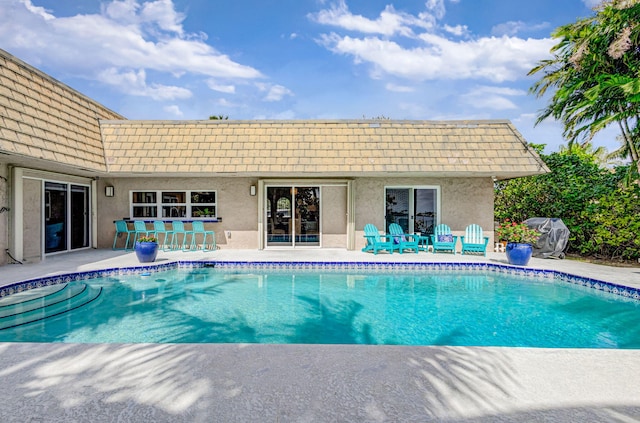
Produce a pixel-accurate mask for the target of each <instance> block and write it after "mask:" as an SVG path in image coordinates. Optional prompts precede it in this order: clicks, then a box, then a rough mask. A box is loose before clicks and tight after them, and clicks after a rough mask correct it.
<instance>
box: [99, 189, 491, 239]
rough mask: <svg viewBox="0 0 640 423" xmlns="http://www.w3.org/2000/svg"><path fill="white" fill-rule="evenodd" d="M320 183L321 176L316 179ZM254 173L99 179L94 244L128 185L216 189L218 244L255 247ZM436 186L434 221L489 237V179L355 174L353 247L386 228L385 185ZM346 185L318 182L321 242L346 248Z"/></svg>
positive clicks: (108, 227) (117, 214) (105, 234)
mask: <svg viewBox="0 0 640 423" xmlns="http://www.w3.org/2000/svg"><path fill="white" fill-rule="evenodd" d="M314 183H318V184H319V185H321V184H322V183H321V182H320V181H316V182H314ZM257 184H258V180H257V179H255V178H206V179H204V178H171V179H165V178H119V179H100V180H99V183H98V193H97V194H98V195H97V196H98V198H97V200H98V230H97V233H98V248H110V247H111V245H112V243H113V237H114V234H115V227H114V224H113V221H114V220H116V219H122V218H126V217H129V216H130V210H129V195H130V194H129V193H130V191H132V190H215V191H216V192H217V206H218V216H219V217H220V218H222V221H221V222H217V223H207V229H211V230H214V231H215V232H216V242H217V243H218V245H219V247H220V248H239V249H257V248H258V247H259V234H258V223H257V222H258V213H259V212H258V195H256V196H251V195H250V186H251V185H257ZM107 185H113V186H114V187H115V196H114V197H110V198H108V197H105V195H104V187H105V186H107ZM427 186H429V187H439V188H440V203H441V204H440V216H439V220H438V223H446V224H448V225H449V226H451V228H452V230H453V231H454V233H455V234H457V235H463V234H464V229H465V228H466V226H467V225H469V224H471V223H477V224H479V225H480V226H482V227H483V229H484V230H485V234H486V235H487V236H489V237H491V240H490V241H491V242H493V181H492V180H491V179H490V178H482V179H481V178H393V179H391V178H358V179H356V180H355V183H354V192H353V194H354V204H355V207H354V219H355V220H354V222H355V228H356V234H355V237H356V248H362V247H363V246H364V237H363V233H362V229H363V228H364V225H365V224H367V223H373V224H375V225H376V226H378V228H379V229H380V230H384V229H383V228H384V227H385V221H384V214H385V188H386V187H427ZM347 202H348V199H347V187H346V186H331V185H328V186H323V187H322V232H323V238H322V246H323V247H324V248H346V247H347Z"/></svg>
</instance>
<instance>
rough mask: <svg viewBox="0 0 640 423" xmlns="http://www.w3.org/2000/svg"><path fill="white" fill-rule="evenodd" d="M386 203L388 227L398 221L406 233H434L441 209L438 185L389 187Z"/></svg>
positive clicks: (386, 222)
mask: <svg viewBox="0 0 640 423" xmlns="http://www.w3.org/2000/svg"><path fill="white" fill-rule="evenodd" d="M385 203H386V204H385V224H386V228H388V227H389V225H390V224H391V223H397V224H399V225H400V226H401V227H402V229H403V230H404V231H405V232H406V233H420V234H422V235H432V234H433V228H434V227H435V226H436V225H437V224H438V218H439V210H440V189H439V188H438V187H387V188H385ZM386 228H385V229H386Z"/></svg>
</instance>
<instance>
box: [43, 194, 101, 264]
mask: <svg viewBox="0 0 640 423" xmlns="http://www.w3.org/2000/svg"><path fill="white" fill-rule="evenodd" d="M89 204H90V198H89V187H88V186H83V185H73V184H66V183H60V182H45V184H44V208H45V209H44V240H45V241H44V251H45V253H55V252H58V251H67V250H73V249H77V248H86V247H89V220H90V219H89V216H90V214H89Z"/></svg>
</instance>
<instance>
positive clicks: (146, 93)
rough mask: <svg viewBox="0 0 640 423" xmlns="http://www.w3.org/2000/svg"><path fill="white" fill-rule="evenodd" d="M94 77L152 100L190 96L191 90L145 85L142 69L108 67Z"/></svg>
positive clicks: (144, 73) (144, 75) (128, 92)
mask: <svg viewBox="0 0 640 423" xmlns="http://www.w3.org/2000/svg"><path fill="white" fill-rule="evenodd" d="M96 77H97V79H98V80H99V81H101V82H104V83H106V84H109V85H112V86H114V87H117V89H118V90H119V91H121V92H124V93H127V94H130V95H136V96H142V97H151V98H152V99H154V100H174V99H178V98H180V99H185V98H190V97H191V96H192V93H191V91H189V90H187V89H185V88H181V87H175V86H167V85H161V84H151V85H147V81H146V79H147V76H146V72H145V71H144V70H142V69H141V70H138V71H137V72H135V71H131V70H129V71H121V70H119V69H116V68H109V69H105V70H103V71H101V72H100V73H98V74H97V75H96Z"/></svg>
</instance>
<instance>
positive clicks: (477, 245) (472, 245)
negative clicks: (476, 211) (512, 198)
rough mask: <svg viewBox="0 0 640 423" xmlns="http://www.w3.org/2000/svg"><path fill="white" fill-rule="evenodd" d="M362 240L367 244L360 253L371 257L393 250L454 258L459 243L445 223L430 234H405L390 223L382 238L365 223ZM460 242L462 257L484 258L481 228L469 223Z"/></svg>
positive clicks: (484, 246)
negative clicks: (369, 254)
mask: <svg viewBox="0 0 640 423" xmlns="http://www.w3.org/2000/svg"><path fill="white" fill-rule="evenodd" d="M364 237H365V239H366V240H367V245H365V247H364V248H363V249H362V251H364V252H368V251H371V252H373V253H374V254H378V252H379V251H387V252H388V253H390V254H393V252H394V251H397V252H399V253H400V254H402V253H403V252H405V251H412V252H414V253H416V254H417V253H418V252H419V251H432V252H433V253H436V252H439V251H448V252H451V253H453V254H454V255H455V254H456V244H457V242H458V236H457V235H453V233H452V232H451V228H450V227H449V226H448V225H445V224H440V225H437V226H436V227H435V228H434V231H433V234H431V235H422V234H409V233H404V230H403V229H402V227H401V226H400V225H398V224H397V223H392V224H390V225H389V232H388V233H386V234H384V235H383V234H380V231H378V228H377V227H376V226H375V225H372V224H367V225H365V227H364ZM460 243H461V252H462V254H468V253H476V254H482V255H484V256H486V255H487V245H488V244H489V237H487V236H484V234H483V231H482V227H481V226H480V225H476V224H472V225H469V226H467V228H466V229H465V234H464V235H463V236H461V237H460Z"/></svg>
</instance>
